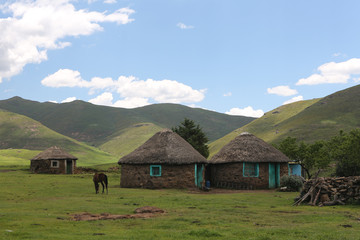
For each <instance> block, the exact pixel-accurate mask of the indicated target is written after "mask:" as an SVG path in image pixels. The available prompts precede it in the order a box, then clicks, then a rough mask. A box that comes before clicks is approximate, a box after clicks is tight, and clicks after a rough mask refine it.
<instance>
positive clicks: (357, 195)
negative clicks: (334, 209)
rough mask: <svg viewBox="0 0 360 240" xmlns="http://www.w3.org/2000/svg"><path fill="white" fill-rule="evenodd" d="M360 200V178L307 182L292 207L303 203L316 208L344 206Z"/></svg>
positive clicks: (317, 179)
mask: <svg viewBox="0 0 360 240" xmlns="http://www.w3.org/2000/svg"><path fill="white" fill-rule="evenodd" d="M354 200H355V201H359V200H360V176H353V177H337V178H323V177H321V178H316V179H310V180H307V181H306V182H305V184H304V186H303V189H302V191H301V193H300V196H299V197H298V198H296V200H295V202H294V204H293V206H294V205H295V206H298V205H300V204H301V203H303V202H307V203H308V204H310V205H313V206H315V205H317V206H332V205H344V204H346V203H349V202H353V201H354Z"/></svg>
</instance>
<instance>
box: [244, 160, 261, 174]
mask: <svg viewBox="0 0 360 240" xmlns="http://www.w3.org/2000/svg"><path fill="white" fill-rule="evenodd" d="M243 176H244V177H259V164H258V163H248V162H244V164H243Z"/></svg>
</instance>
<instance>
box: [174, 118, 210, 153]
mask: <svg viewBox="0 0 360 240" xmlns="http://www.w3.org/2000/svg"><path fill="white" fill-rule="evenodd" d="M180 124H181V125H179V126H177V127H173V128H171V129H172V130H173V131H174V132H176V133H177V134H179V135H180V136H181V137H182V138H183V139H185V140H186V141H187V142H188V143H190V145H191V146H193V148H195V149H196V150H197V151H198V152H199V153H200V154H201V155H203V156H204V157H205V158H207V157H208V156H209V147H208V145H207V144H206V143H207V142H208V141H209V139H208V138H207V137H206V135H205V133H204V132H203V131H202V129H201V128H200V126H199V125H196V124H195V122H194V121H193V120H190V119H188V118H185V120H184V121H183V122H181V123H180Z"/></svg>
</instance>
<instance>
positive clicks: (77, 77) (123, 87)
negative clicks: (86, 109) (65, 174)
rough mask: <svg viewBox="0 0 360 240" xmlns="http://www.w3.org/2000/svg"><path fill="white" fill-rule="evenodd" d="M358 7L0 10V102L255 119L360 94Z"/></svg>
mask: <svg viewBox="0 0 360 240" xmlns="http://www.w3.org/2000/svg"><path fill="white" fill-rule="evenodd" d="M359 9H360V2H359V1H356V0H353V1H351V0H348V1H321V0H317V1H310V0H303V1H288V0H284V1H281V0H276V1H271V0H263V1H260V0H252V1H250V0H249V1H240V0H223V1H212V0H196V1H194V0H171V1H169V0H162V1H160V0H77V1H71V0H26V1H25V0H18V1H13V0H2V1H0V32H1V33H2V34H1V36H0V81H1V82H0V99H8V98H11V97H13V96H20V97H22V98H25V99H30V100H35V101H40V102H45V101H53V102H57V103H61V102H67V101H72V100H74V99H78V100H83V101H89V102H92V103H94V104H100V105H107V106H114V107H126V108H133V107H139V106H144V105H148V104H153V103H164V102H170V103H179V104H183V105H187V106H191V107H200V108H204V109H209V110H213V111H217V112H221V113H228V114H234V115H246V116H255V117H259V116H261V115H262V114H263V112H267V111H270V110H272V109H274V108H276V107H278V106H281V105H283V104H286V103H289V102H292V101H298V100H308V99H312V98H319V97H324V96H326V95H328V94H331V93H333V92H336V91H339V90H342V89H345V88H348V87H351V86H355V85H357V84H359V83H360V45H359V43H360V31H359V26H360V14H359V13H358V10H359Z"/></svg>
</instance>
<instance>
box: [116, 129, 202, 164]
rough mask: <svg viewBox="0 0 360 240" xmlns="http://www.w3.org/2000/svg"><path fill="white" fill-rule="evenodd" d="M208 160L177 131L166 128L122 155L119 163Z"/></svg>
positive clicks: (177, 162)
mask: <svg viewBox="0 0 360 240" xmlns="http://www.w3.org/2000/svg"><path fill="white" fill-rule="evenodd" d="M206 162H207V160H206V158H204V157H203V156H202V155H201V154H200V153H199V152H198V151H196V150H195V149H194V148H193V147H192V146H191V145H190V144H189V143H188V142H186V141H185V140H184V139H183V138H182V137H180V136H179V135H178V134H177V133H174V132H173V131H171V130H170V129H164V130H162V131H160V132H157V133H155V135H154V136H152V137H151V138H150V139H149V140H147V141H146V142H145V143H144V144H143V145H141V146H140V147H138V148H137V149H135V150H134V151H133V152H132V153H130V154H128V155H126V156H124V157H122V158H121V159H120V160H119V161H118V164H171V165H181V164H191V163H206Z"/></svg>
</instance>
